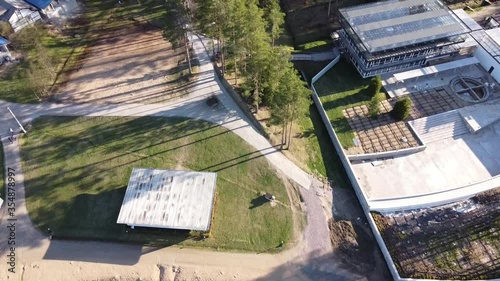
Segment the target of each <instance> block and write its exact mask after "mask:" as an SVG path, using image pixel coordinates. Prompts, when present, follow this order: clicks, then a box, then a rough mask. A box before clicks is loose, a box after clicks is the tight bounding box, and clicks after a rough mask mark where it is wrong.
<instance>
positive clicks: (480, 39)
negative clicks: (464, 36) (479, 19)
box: [470, 27, 500, 63]
mask: <svg viewBox="0 0 500 281" xmlns="http://www.w3.org/2000/svg"><path fill="white" fill-rule="evenodd" d="M470 35H471V36H472V38H474V40H476V41H477V43H478V44H479V45H481V47H483V49H484V50H485V51H486V52H487V53H488V54H490V56H492V57H493V58H495V60H496V61H497V62H498V63H500V27H497V28H493V29H488V30H486V31H485V30H477V31H473V32H471V33H470Z"/></svg>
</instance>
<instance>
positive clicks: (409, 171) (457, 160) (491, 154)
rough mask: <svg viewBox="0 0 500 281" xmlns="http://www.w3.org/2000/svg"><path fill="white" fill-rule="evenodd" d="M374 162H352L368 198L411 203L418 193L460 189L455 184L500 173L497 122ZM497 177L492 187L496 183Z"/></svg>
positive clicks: (460, 185) (499, 140) (461, 184)
mask: <svg viewBox="0 0 500 281" xmlns="http://www.w3.org/2000/svg"><path fill="white" fill-rule="evenodd" d="M374 164H375V162H369V161H367V162H362V163H353V164H352V167H353V170H354V172H355V174H356V176H357V178H358V180H359V183H360V185H361V188H362V189H363V190H364V192H365V194H366V197H367V200H368V201H372V200H373V201H381V203H382V202H389V201H390V200H388V199H397V198H409V203H410V204H412V200H413V203H415V202H416V201H415V200H417V199H416V197H417V196H420V195H426V194H434V193H439V192H443V191H447V190H455V189H456V190H457V192H462V189H457V188H460V187H464V186H467V185H471V184H475V183H479V182H484V181H489V180H490V179H492V177H498V176H499V175H500V123H494V124H493V125H491V126H489V127H487V128H484V129H483V130H481V131H479V132H477V133H475V134H471V133H467V134H463V135H460V136H458V137H454V138H447V139H443V140H440V141H436V142H431V143H428V144H427V148H426V149H425V150H424V151H421V152H417V153H414V154H410V155H405V156H400V157H395V158H390V159H382V160H379V162H378V163H377V164H376V165H374ZM498 180H500V178H497V179H496V180H495V182H493V183H492V184H493V187H498V185H496V184H498ZM485 183H486V182H485ZM481 191H483V190H481ZM471 194H473V193H471ZM412 197H413V198H412ZM383 200H388V201H383Z"/></svg>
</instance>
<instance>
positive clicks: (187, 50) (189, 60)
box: [184, 33, 193, 75]
mask: <svg viewBox="0 0 500 281" xmlns="http://www.w3.org/2000/svg"><path fill="white" fill-rule="evenodd" d="M184 42H185V43H186V44H185V47H186V55H187V61H188V67H189V75H192V74H193V68H192V67H191V54H190V51H189V49H190V48H189V40H188V39H187V33H186V34H185V37H184Z"/></svg>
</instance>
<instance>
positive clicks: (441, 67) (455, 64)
mask: <svg viewBox="0 0 500 281" xmlns="http://www.w3.org/2000/svg"><path fill="white" fill-rule="evenodd" d="M476 63H479V60H478V59H477V58H476V57H470V58H465V59H461V60H455V61H451V62H447V63H442V64H438V65H433V66H428V67H423V68H419V69H414V70H409V71H404V72H400V73H396V74H394V78H396V79H397V80H398V81H404V80H408V79H412V78H416V77H421V76H425V75H430V74H434V73H438V72H441V71H445V70H450V69H454V68H459V67H462V66H467V65H471V64H476Z"/></svg>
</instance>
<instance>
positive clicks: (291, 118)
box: [287, 104, 297, 149]
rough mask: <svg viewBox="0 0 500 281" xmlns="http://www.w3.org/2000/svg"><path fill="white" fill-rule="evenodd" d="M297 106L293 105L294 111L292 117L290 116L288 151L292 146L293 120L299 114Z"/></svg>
mask: <svg viewBox="0 0 500 281" xmlns="http://www.w3.org/2000/svg"><path fill="white" fill-rule="evenodd" d="M296 109H297V105H296V104H294V105H293V109H292V115H290V133H289V134H288V147H287V149H289V148H290V145H291V144H292V127H293V120H294V119H295V114H296V112H297V110H296Z"/></svg>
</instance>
